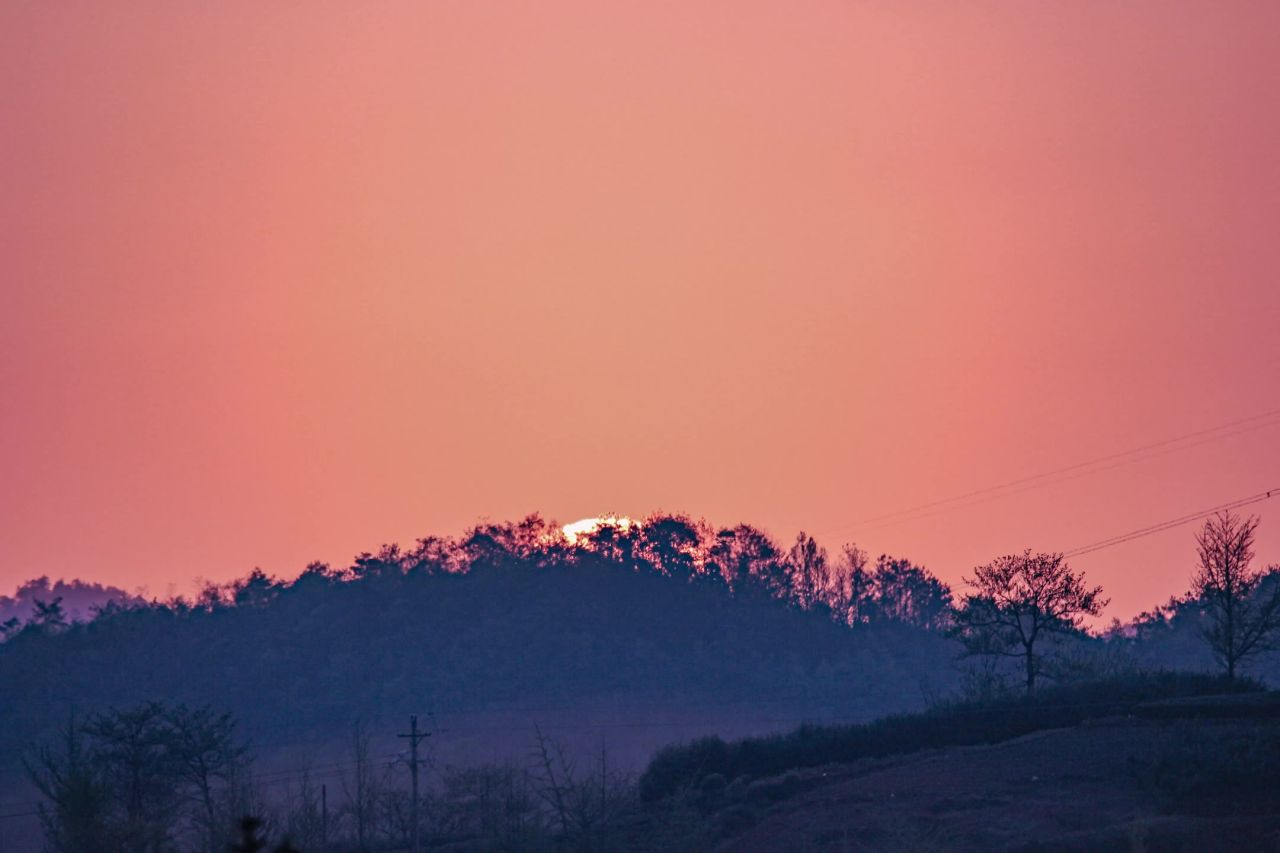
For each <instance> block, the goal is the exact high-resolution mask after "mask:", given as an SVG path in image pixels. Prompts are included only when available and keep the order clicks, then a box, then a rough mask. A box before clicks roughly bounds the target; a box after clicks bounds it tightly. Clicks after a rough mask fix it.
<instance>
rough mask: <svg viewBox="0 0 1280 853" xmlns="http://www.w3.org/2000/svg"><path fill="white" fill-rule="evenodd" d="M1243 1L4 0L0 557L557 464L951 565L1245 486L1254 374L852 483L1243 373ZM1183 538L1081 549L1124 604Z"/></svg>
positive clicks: (1255, 456)
mask: <svg viewBox="0 0 1280 853" xmlns="http://www.w3.org/2000/svg"><path fill="white" fill-rule="evenodd" d="M1278 31H1280V4H1275V3H1231V2H1228V3H1199V2H1189V3H1183V2H1177V3H1166V2H1157V0H1137V1H1136V2H1128V3H1120V4H1117V3H1099V2H1063V3H992V4H988V3H982V4H955V3H950V2H936V3H935V2H918V3H844V2H815V3H809V4H803V5H802V6H798V7H797V6H794V5H793V4H786V3H757V2H735V3H719V2H711V3H698V4H692V5H685V4H670V3H664V2H658V3H599V2H581V1H580V0H563V2H562V1H561V0H556V2H550V3H539V4H509V3H389V4H341V3H329V2H321V3H307V4H279V5H270V6H267V7H263V6H262V5H261V4H252V3H237V2H228V3H212V4H189V3H177V4H174V3H156V2H150V0H120V2H112V3H26V2H14V3H6V4H3V8H0V67H2V68H3V73H4V78H5V80H6V83H5V85H4V86H3V87H0V103H2V107H0V109H2V110H3V115H4V126H5V130H4V133H3V134H0V150H2V154H3V156H0V176H2V178H3V185H4V188H5V190H4V192H3V193H0V233H2V234H3V236H2V237H0V269H2V271H3V276H2V279H3V283H2V284H0V400H3V404H2V405H0V471H3V477H0V592H6V591H11V590H12V589H13V588H15V587H16V586H17V585H18V584H19V583H21V582H23V581H25V580H27V579H28V578H31V577H38V576H40V575H42V574H49V575H51V576H54V577H59V576H66V577H72V576H78V577H82V578H85V579H87V580H91V581H101V582H109V583H113V584H119V585H122V586H124V587H126V588H128V589H130V590H133V589H136V588H138V587H145V588H146V589H147V590H149V591H150V593H151V594H157V595H164V594H167V593H168V592H170V591H179V592H189V591H191V590H192V589H194V586H193V580H194V578H196V577H204V578H216V579H221V580H226V579H229V578H232V577H235V576H237V575H239V574H242V573H243V572H245V571H248V570H249V569H251V568H252V567H253V566H261V567H263V568H264V569H265V570H268V571H271V572H274V573H277V574H279V575H281V576H292V575H295V574H296V573H297V572H299V571H300V570H301V569H302V567H303V566H305V565H306V564H307V563H308V562H309V561H311V560H316V559H320V560H325V561H330V562H333V563H343V562H344V561H347V560H349V559H350V558H351V557H352V555H354V554H357V553H359V552H361V551H363V550H366V549H368V548H371V547H375V546H376V545H377V544H378V543H382V542H401V543H412V542H413V541H414V539H415V538H417V537H420V536H425V535H429V534H437V535H455V536H456V535H460V534H462V533H463V531H465V530H466V529H467V528H468V527H469V526H471V525H473V524H475V523H477V522H478V521H479V520H480V519H517V518H522V517H524V516H525V515H526V514H528V513H531V512H541V513H543V514H544V516H546V517H551V518H579V517H585V516H589V515H590V514H591V513H593V512H594V511H595V508H597V507H600V506H627V507H634V508H635V511H636V512H637V513H641V514H643V513H648V512H651V511H656V510H658V509H662V508H665V509H669V510H673V511H681V512H689V513H692V514H694V515H695V516H697V517H705V518H706V519H708V520H709V521H710V522H711V523H713V524H733V523H737V522H739V521H749V522H752V523H755V524H759V525H761V526H763V527H764V528H765V529H767V530H768V531H769V532H770V533H771V534H772V535H774V536H775V537H776V538H778V539H780V540H787V539H790V538H791V537H793V536H794V535H795V533H796V531H798V530H800V529H802V528H803V529H805V530H808V531H810V532H812V533H814V534H815V535H817V536H818V538H819V539H820V540H821V541H822V542H823V543H824V544H825V545H826V546H827V547H828V548H831V549H833V550H836V549H839V547H840V546H841V545H842V544H843V543H845V542H857V543H858V544H860V545H861V546H863V547H865V548H867V549H869V550H870V551H872V552H873V553H879V552H882V551H886V552H891V553H895V554H909V555H911V556H912V557H913V558H914V559H917V560H919V561H920V562H922V563H924V564H926V565H928V566H929V567H931V568H932V569H933V570H935V571H937V572H938V573H939V574H940V576H942V577H943V578H945V579H946V580H948V582H951V583H957V584H958V583H959V582H960V578H961V577H962V576H963V575H964V573H966V572H968V571H970V570H971V569H972V567H973V566H975V565H977V564H979V563H981V562H982V561H984V560H987V559H989V558H990V557H991V556H992V555H993V554H995V553H999V552H1001V551H1002V550H1004V549H1007V548H1011V547H1019V548H1020V547H1031V546H1033V547H1037V548H1045V549H1060V550H1068V549H1071V548H1075V547H1078V546H1082V545H1086V544H1088V543H1091V542H1095V541H1098V540H1100V539H1104V538H1106V537H1109V536H1115V535H1117V534H1121V533H1124V532H1125V531H1129V530H1134V529H1137V528H1140V527H1143V526H1144V525H1151V524H1155V523H1158V522H1160V521H1162V520H1164V519H1168V518H1173V517H1177V516H1180V515H1183V514H1186V513H1188V512H1192V511H1194V510H1197V509H1200V508H1202V507H1208V506H1213V505H1216V504H1220V503H1223V502H1225V501H1229V500H1232V499H1234V498H1237V497H1239V496H1242V495H1249V494H1253V493H1256V492H1258V491H1260V490H1264V489H1268V488H1273V487H1275V486H1276V482H1275V481H1276V479H1277V475H1278V474H1280V440H1278V439H1280V427H1278V426H1277V424H1280V419H1273V421H1272V422H1269V423H1266V422H1264V423H1261V424H1260V425H1256V428H1253V429H1250V430H1241V431H1237V432H1235V433H1232V434H1229V435H1226V434H1224V435H1223V436H1221V437H1219V438H1216V439H1214V440H1212V441H1202V442H1198V443H1194V444H1191V443H1188V444H1187V446H1186V448H1185V449H1179V450H1176V451H1175V452H1167V453H1164V452H1162V453H1161V454H1159V455H1151V456H1147V457H1142V458H1132V459H1128V460H1119V463H1120V464H1111V465H1109V466H1106V467H1104V466H1098V469H1097V470H1096V471H1093V472H1092V473H1089V474H1088V475H1087V476H1085V475H1081V476H1072V477H1067V478H1060V479H1057V480H1052V481H1046V482H1039V483H1033V484H1030V485H1029V486H1028V487H1027V488H1025V489H1023V490H1022V491H1019V492H1018V493H1017V494H1016V497H1015V496H1006V497H1001V498H998V499H984V500H981V501H970V502H967V503H966V502H961V503H957V504H955V505H950V506H948V507H947V508H945V511H936V512H933V513H931V514H923V515H922V514H909V513H907V514H901V515H899V516H898V517H897V518H896V519H892V520H889V521H876V522H874V523H867V522H868V520H869V519H877V518H879V517H881V516H883V515H885V514H889V513H895V512H897V511H900V510H904V509H907V508H911V507H915V506H919V505H922V504H930V503H932V502H934V501H937V500H939V499H945V498H950V497H952V496H956V495H964V494H966V493H969V492H971V491H974V490H980V489H984V488H986V487H989V486H992V485H995V484H1000V483H1005V482H1009V481H1016V480H1020V479H1022V478H1027V477H1031V476H1034V475H1037V474H1039V473H1041V472H1045V471H1053V470H1056V469H1059V468H1062V467H1065V466H1071V465H1074V464H1076V463H1079V462H1082V461H1085V460H1090V459H1096V458H1100V457H1107V456H1109V455H1111V454H1116V453H1120V452H1123V451H1126V450H1129V449H1130V448H1135V447H1142V446H1145V445H1148V444H1150V443H1153V442H1159V441H1162V440H1164V439H1167V438H1171V437H1175V436H1180V435H1185V434H1190V433H1194V432H1196V431H1199V430H1204V429H1206V428H1210V427H1214V426H1217V425H1220V424H1223V423H1227V422H1231V421H1234V420H1236V419H1238V418H1243V417H1247V416H1250V415H1255V414H1258V413H1260V412H1267V411H1270V410H1274V409H1277V408H1280V398H1277V395H1276V376H1277V375H1280V335H1277V331H1276V330H1277V328H1278V327H1280V287H1277V286H1276V284H1275V279H1276V270H1277V269H1278V268H1280V241H1277V240H1276V239H1275V234H1274V230H1275V223H1276V222H1278V221H1280V158H1277V157H1276V156H1275V150H1274V149H1275V140H1276V139H1277V138H1280V108H1277V106H1276V104H1277V99H1276V98H1275V93H1274V84H1275V81H1276V80H1277V79H1278V78H1280V55H1278V54H1277V52H1276V50H1275V49H1274V34H1275V33H1276V32H1278ZM564 376H572V377H573V378H572V381H571V384H570V387H569V388H568V389H566V387H565V382H564V380H562V379H559V378H558V377H564ZM565 460H572V462H571V464H566V462H565ZM1275 503H1276V502H1275V501H1272V502H1270V503H1266V504H1260V505H1259V506H1258V507H1256V508H1255V509H1256V511H1257V512H1260V513H1261V514H1262V515H1263V516H1264V519H1265V522H1266V523H1264V524H1263V525H1262V526H1261V528H1260V530H1259V537H1260V540H1259V548H1260V551H1264V552H1274V551H1277V550H1280V515H1276V513H1277V512H1278V510H1277V507H1276V506H1275ZM1193 545H1194V543H1193V542H1192V540H1191V533H1190V532H1189V530H1188V529H1186V528H1181V529H1178V530H1173V531H1170V532H1168V533H1165V534H1162V535H1160V536H1151V537H1148V538H1145V539H1141V540H1135V541H1134V542H1132V543H1127V544H1124V545H1122V546H1118V547H1115V548H1110V549H1107V550H1104V551H1098V552H1096V553H1092V554H1088V555H1084V556H1081V557H1080V558H1079V560H1078V563H1079V565H1080V567H1081V568H1085V569H1088V570H1089V572H1090V573H1091V576H1092V577H1096V578H1097V579H1098V580H1099V581H1100V582H1103V583H1105V584H1106V585H1107V588H1108V590H1109V591H1110V593H1111V598H1112V603H1111V605H1110V607H1109V610H1108V614H1107V615H1108V617H1109V616H1111V615H1115V616H1119V617H1128V616H1132V615H1133V614H1135V613H1137V612H1139V611H1141V610H1143V609H1146V608H1147V607H1149V606H1151V605H1152V604H1153V603H1154V602H1155V601H1158V600H1163V599H1164V598H1165V597H1167V594H1168V591H1169V590H1172V589H1176V588H1178V587H1180V586H1182V585H1183V584H1184V583H1185V581H1186V578H1187V576H1188V573H1189V572H1190V570H1191V560H1192V557H1193V556H1194V555H1193Z"/></svg>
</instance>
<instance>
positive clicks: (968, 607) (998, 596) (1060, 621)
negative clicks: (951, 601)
mask: <svg viewBox="0 0 1280 853" xmlns="http://www.w3.org/2000/svg"><path fill="white" fill-rule="evenodd" d="M965 582H966V583H967V584H969V585H970V586H971V587H973V592H971V593H969V594H967V595H966V596H965V597H964V599H963V600H962V601H961V603H960V607H959V608H958V609H957V610H956V612H955V616H954V619H955V622H954V627H953V628H952V632H953V634H954V635H955V636H956V637H958V638H959V639H960V640H961V642H963V643H964V644H965V648H966V650H967V651H968V652H969V654H974V655H983V656H988V657H1013V658H1022V661H1023V665H1024V667H1025V672H1026V687H1027V692H1028V693H1030V692H1031V691H1032V690H1034V689H1035V684H1036V676H1037V675H1038V674H1039V672H1040V667H1041V661H1040V655H1039V654H1038V653H1037V651H1036V644H1037V643H1038V642H1039V641H1040V640H1042V639H1043V638H1044V637H1045V636H1046V635H1050V634H1063V633H1069V632H1071V631H1073V630H1076V629H1078V628H1079V627H1080V620H1081V618H1082V617H1084V616H1097V615H1098V614H1099V613H1100V612H1102V608H1103V607H1106V605H1107V599H1104V598H1103V597H1102V587H1100V586H1095V587H1092V588H1090V587H1088V586H1086V585H1085V578H1084V574H1083V573H1081V574H1076V573H1075V572H1072V571H1071V569H1070V568H1069V567H1068V566H1067V564H1066V563H1065V562H1064V561H1063V556H1062V555H1061V554H1033V553H1031V551H1030V549H1028V550H1026V551H1024V552H1022V553H1021V554H1008V555H1006V556H1003V557H1000V558H998V559H996V560H993V561H992V562H990V563H987V564H986V565H985V566H978V567H977V568H975V569H974V570H973V578H972V579H968V578H966V579H965Z"/></svg>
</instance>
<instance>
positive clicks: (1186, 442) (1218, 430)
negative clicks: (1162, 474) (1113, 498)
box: [821, 409, 1280, 533]
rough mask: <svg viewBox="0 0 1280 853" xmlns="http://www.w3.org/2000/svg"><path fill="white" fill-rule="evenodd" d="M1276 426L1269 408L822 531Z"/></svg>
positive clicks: (944, 507) (954, 504)
mask: <svg viewBox="0 0 1280 853" xmlns="http://www.w3.org/2000/svg"><path fill="white" fill-rule="evenodd" d="M1275 426H1280V409H1272V410H1270V411H1267V412H1262V413H1260V414H1256V415H1250V416H1249V417H1246V418H1238V419H1236V420H1233V421H1228V422H1226V423H1223V424H1219V425H1217V426H1214V427H1208V428H1206V429H1201V430H1196V431H1195V432H1189V433H1184V434H1183V435H1179V436H1176V437H1173V438H1167V439H1164V440H1162V441H1157V442H1152V443H1150V444H1144V445H1141V446H1139V447H1134V448H1131V449H1129V450H1124V451H1121V452H1118V453H1111V454H1107V455H1105V456H1099V457H1096V458H1094V459H1089V460H1087V461H1083V462H1077V463H1074V464H1072V465H1066V466H1063V467H1061V468H1054V469H1052V470H1049V471H1043V472H1041V473H1039V474H1032V475H1030V476H1027V477H1019V478H1017V479H1014V480H1008V481H1005V482H1003V483H998V484H995V485H991V486H985V487H983V488H980V489H973V490H971V491H968V492H963V493H961V494H958V495H952V496H951V497H947V498H939V499H937V500H933V501H928V502H926V503H922V504H917V505H915V506H911V507H905V508H903V509H899V510H894V511H893V512H887V513H882V514H880V515H875V516H870V517H868V518H864V519H862V520H861V521H856V522H852V523H850V524H846V525H842V526H840V527H833V528H828V529H827V530H824V531H821V532H822V533H834V532H837V531H840V530H847V529H850V528H854V527H862V528H872V529H876V528H880V527H886V526H889V525H893V524H900V523H904V522H907V521H917V520H919V519H923V518H928V517H930V516H933V515H937V514H938V513H941V512H946V511H948V510H951V509H955V508H959V507H968V506H974V505H977V504H980V503H984V502H986V501H989V500H996V499H999V498H1003V497H1009V496H1012V495H1016V494H1020V493H1022V492H1025V491H1029V490H1031V489H1037V488H1042V487H1044V486H1048V485H1054V484H1056V483H1059V482H1066V481H1068V480H1072V479H1076V478H1078V477H1085V476H1089V475H1091V474H1096V473H1099V472H1101V471H1107V470H1111V469H1113V468H1118V467H1121V466H1124V465H1131V464H1133V463H1136V462H1142V461H1146V460H1148V459H1154V458H1156V457H1159V456H1164V455H1166V454H1169V453H1178V452H1181V451H1183V450H1189V449H1191V448H1193V447H1199V446H1201V445H1203V444H1208V443H1210V442H1214V441H1220V440H1222V439H1226V438H1234V437H1236V436H1239V435H1243V434H1245V433H1249V432H1253V431H1255V430H1259V429H1266V428H1269V427H1275ZM1195 439H1198V440H1195ZM1019 487H1021V488H1019Z"/></svg>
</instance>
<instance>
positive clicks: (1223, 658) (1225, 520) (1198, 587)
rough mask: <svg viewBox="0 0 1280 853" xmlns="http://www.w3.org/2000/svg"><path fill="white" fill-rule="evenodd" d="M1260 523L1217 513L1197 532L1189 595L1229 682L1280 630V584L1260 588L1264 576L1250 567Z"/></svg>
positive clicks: (1251, 518) (1271, 643)
mask: <svg viewBox="0 0 1280 853" xmlns="http://www.w3.org/2000/svg"><path fill="white" fill-rule="evenodd" d="M1258 521H1259V519H1258V517H1257V516H1249V517H1247V518H1241V517H1240V516H1238V515H1234V514H1232V513H1231V512H1230V511H1227V512H1220V513H1218V514H1217V515H1215V516H1213V517H1212V518H1209V519H1206V520H1205V523H1204V526H1203V527H1202V528H1200V531H1199V532H1198V533H1196V546H1197V547H1196V553H1197V556H1198V557H1199V562H1200V565H1199V567H1198V568H1197V570H1196V573H1195V575H1194V576H1192V579H1191V594H1192V596H1194V597H1195V598H1197V599H1199V601H1200V603H1201V605H1202V606H1203V607H1204V611H1205V615H1206V616H1207V617H1208V625H1207V626H1206V627H1205V630H1204V637H1205V639H1206V640H1207V641H1208V642H1209V647H1210V648H1211V649H1212V650H1213V655H1214V657H1215V658H1217V660H1218V662H1219V663H1220V664H1222V666H1223V668H1224V669H1225V670H1226V673H1227V678H1228V679H1234V678H1235V677H1236V671H1237V670H1238V669H1239V667H1240V664H1241V663H1242V662H1243V661H1245V660H1246V659H1248V658H1249V657H1252V656H1253V655H1256V654H1258V653H1259V652H1262V651H1266V650H1267V649H1270V648H1271V647H1272V645H1273V643H1274V640H1275V634H1276V628H1277V627H1278V626H1280V583H1275V582H1273V583H1270V584H1267V585H1266V587H1267V588H1266V589H1264V588H1263V586H1264V584H1263V581H1264V579H1265V578H1266V577H1267V575H1266V574H1264V573H1262V572H1259V571H1255V570H1251V569H1250V568H1249V563H1250V562H1252V560H1253V540H1254V533H1255V532H1256V531H1257V528H1258ZM1271 571H1272V572H1274V571H1276V568H1275V567H1273V568H1272V570H1271Z"/></svg>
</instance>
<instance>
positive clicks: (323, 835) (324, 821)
mask: <svg viewBox="0 0 1280 853" xmlns="http://www.w3.org/2000/svg"><path fill="white" fill-rule="evenodd" d="M320 849H321V850H323V851H324V853H329V786H328V785H321V786H320Z"/></svg>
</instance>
